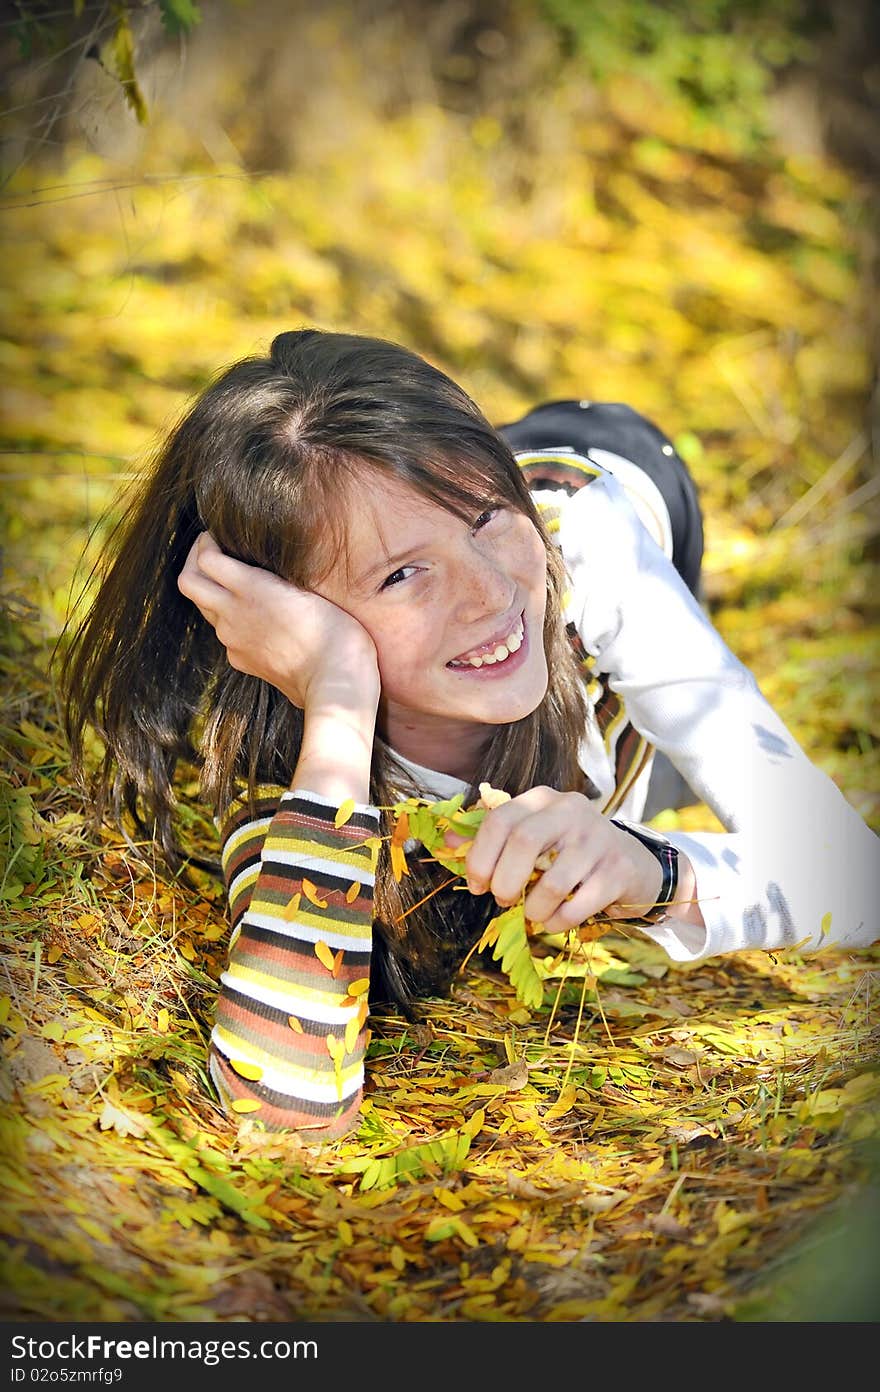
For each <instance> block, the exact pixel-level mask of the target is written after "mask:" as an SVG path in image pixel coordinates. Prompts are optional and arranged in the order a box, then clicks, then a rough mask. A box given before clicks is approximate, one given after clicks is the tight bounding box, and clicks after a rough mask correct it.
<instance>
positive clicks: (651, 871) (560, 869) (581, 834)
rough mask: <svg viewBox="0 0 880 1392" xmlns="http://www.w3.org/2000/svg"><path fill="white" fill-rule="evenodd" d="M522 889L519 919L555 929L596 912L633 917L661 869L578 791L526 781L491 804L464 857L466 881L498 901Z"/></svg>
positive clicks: (647, 900) (650, 899)
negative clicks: (523, 788) (526, 784)
mask: <svg viewBox="0 0 880 1392" xmlns="http://www.w3.org/2000/svg"><path fill="white" fill-rule="evenodd" d="M536 871H537V872H538V878H537V879H536V880H535V882H534V883H533V884H532V886H531V888H530V889H529V890H528V892H527V893H526V896H525V902H524V908H525V915H526V918H527V919H528V920H529V921H530V922H532V923H542V924H543V925H544V926H545V928H546V929H547V931H548V932H551V933H562V932H565V931H567V930H568V929H569V928H572V927H575V926H577V925H578V924H580V923H584V922H585V921H586V919H588V918H590V917H591V915H593V914H596V913H606V914H608V915H609V917H611V918H637V917H639V915H640V914H643V913H645V912H647V910H648V909H649V908H651V907H652V906H653V905H654V904H655V903H656V900H657V896H658V894H659V893H660V889H661V883H662V879H663V873H662V870H661V868H660V865H659V864H658V862H657V860H656V859H655V857H654V856H653V855H651V852H650V851H649V850H647V849H646V847H644V846H643V845H641V843H640V842H639V841H637V840H636V839H635V837H633V836H630V835H629V834H628V833H627V832H625V831H621V830H620V829H619V828H618V827H616V826H613V825H612V823H611V822H610V821H609V819H608V818H607V817H604V816H603V815H602V814H601V813H600V812H598V811H597V810H596V808H595V807H594V806H593V805H592V803H591V802H590V801H589V799H587V798H585V797H584V796H583V795H582V794H581V793H560V792H558V791H557V790H556V789H554V788H543V787H538V788H530V789H529V791H528V792H525V793H520V794H519V796H518V797H514V798H511V799H510V800H509V801H508V802H505V803H502V804H501V805H500V806H498V807H494V808H492V809H491V810H490V811H489V812H487V814H486V816H485V817H484V818H483V821H482V822H481V824H480V827H479V829H478V830H477V833H476V836H475V837H474V839H473V842H472V844H471V847H470V850H469V851H468V856H467V879H468V887H469V888H470V890H471V891H472V893H474V894H482V893H485V891H486V890H491V892H492V894H493V895H494V896H495V899H496V900H497V901H498V903H499V904H502V905H510V904H515V903H516V902H517V900H518V899H519V898H520V896H521V895H522V893H523V891H524V890H525V889H526V886H527V884H528V882H529V880H530V878H531V876H532V874H533V873H534V872H536Z"/></svg>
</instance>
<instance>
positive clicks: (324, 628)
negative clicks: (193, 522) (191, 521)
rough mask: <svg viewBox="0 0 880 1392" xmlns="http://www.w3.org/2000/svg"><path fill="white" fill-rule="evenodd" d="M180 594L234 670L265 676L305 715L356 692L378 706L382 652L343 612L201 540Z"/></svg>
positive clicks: (192, 551)
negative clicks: (308, 710) (314, 706)
mask: <svg viewBox="0 0 880 1392" xmlns="http://www.w3.org/2000/svg"><path fill="white" fill-rule="evenodd" d="M177 584H178V588H179V589H180V591H181V593H182V594H184V595H185V596H186V597H187V599H190V600H192V602H193V604H194V605H195V606H196V608H197V609H198V610H199V612H200V613H201V614H202V616H203V617H204V618H205V619H206V620H207V621H208V623H209V624H210V625H211V627H212V628H213V629H214V632H215V633H216V635H217V638H218V640H219V642H221V643H222V644H223V646H224V648H225V649H226V656H227V659H228V661H229V664H230V666H231V667H234V668H235V669H236V670H237V671H239V672H247V673H249V674H250V675H251V676H254V677H260V678H261V679H262V680H263V681H267V682H269V683H270V684H271V685H272V686H275V687H277V688H278V690H279V691H281V692H283V694H284V695H285V696H286V697H287V698H288V700H290V701H292V702H293V704H294V705H296V706H299V707H300V708H301V709H303V710H305V709H306V708H307V707H308V706H309V705H311V704H316V703H320V702H324V701H326V702H333V701H336V700H344V697H345V695H346V692H347V691H355V692H357V693H358V695H359V697H360V699H361V700H363V699H365V698H366V699H367V700H373V701H378V695H379V673H378V665H377V661H376V648H375V645H374V643H373V640H372V638H371V637H370V636H369V634H368V633H367V631H366V629H364V628H363V627H362V626H361V624H359V623H358V622H357V620H356V619H353V618H352V617H351V615H350V614H347V613H346V612H345V610H344V609H341V608H339V606H338V605H336V604H332V603H331V602H330V601H329V600H327V599H323V598H322V597H321V596H320V595H317V594H315V593H314V592H313V591H311V590H300V589H297V588H296V586H294V585H291V584H289V583H288V582H287V581H286V580H282V579H280V578H279V576H277V575H273V574H272V572H271V571H268V570H263V569H261V568H260V567H259V566H252V565H246V564H245V563H244V562H243V561H237V560H234V559H233V557H231V556H227V555H226V553H225V552H224V551H221V550H220V547H219V546H218V545H217V543H216V541H215V540H214V538H213V537H212V536H211V534H210V532H202V533H200V535H199V536H198V537H197V538H196V541H195V542H194V543H193V546H192V547H191V549H190V552H189V555H188V556H187V558H186V562H185V564H184V567H183V570H182V571H181V572H180V575H179V577H178V581H177Z"/></svg>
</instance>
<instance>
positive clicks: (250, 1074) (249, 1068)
mask: <svg viewBox="0 0 880 1392" xmlns="http://www.w3.org/2000/svg"><path fill="white" fill-rule="evenodd" d="M229 1066H230V1068H234V1069H235V1071H236V1073H238V1074H240V1076H241V1077H242V1078H250V1080H251V1082H254V1083H256V1082H258V1081H259V1079H260V1078H262V1076H263V1070H262V1068H261V1067H260V1065H259V1064H258V1063H248V1062H247V1060H246V1059H230V1060H229Z"/></svg>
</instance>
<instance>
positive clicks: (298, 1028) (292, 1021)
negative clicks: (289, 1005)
mask: <svg viewBox="0 0 880 1392" xmlns="http://www.w3.org/2000/svg"><path fill="white" fill-rule="evenodd" d="M287 1023H288V1024H289V1025H290V1028H291V1029H292V1030H294V1032H295V1033H296V1034H305V1030H304V1029H303V1027H302V1021H301V1020H298V1019H297V1018H296V1016H295V1015H288V1017H287Z"/></svg>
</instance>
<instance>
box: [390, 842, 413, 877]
mask: <svg viewBox="0 0 880 1392" xmlns="http://www.w3.org/2000/svg"><path fill="white" fill-rule="evenodd" d="M391 871H392V873H393V875H394V878H395V880H397V882H398V884H399V883H400V881H401V880H402V879H403V877H404V875H408V874H409V866H408V865H407V863H406V856H405V855H404V854H403V849H402V847H400V846H397V845H395V844H394V842H393V841H392V843H391Z"/></svg>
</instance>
